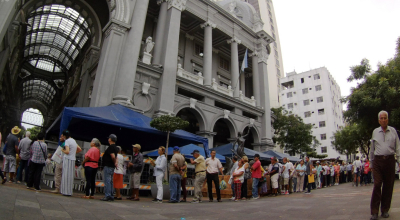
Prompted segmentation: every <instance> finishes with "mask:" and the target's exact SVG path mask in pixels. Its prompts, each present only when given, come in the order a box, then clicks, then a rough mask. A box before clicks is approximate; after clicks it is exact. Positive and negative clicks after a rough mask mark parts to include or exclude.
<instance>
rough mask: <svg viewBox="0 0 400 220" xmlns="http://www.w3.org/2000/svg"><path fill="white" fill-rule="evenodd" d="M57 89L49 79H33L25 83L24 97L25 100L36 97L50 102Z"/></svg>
mask: <svg viewBox="0 0 400 220" xmlns="http://www.w3.org/2000/svg"><path fill="white" fill-rule="evenodd" d="M55 94H56V90H55V89H54V88H53V86H52V85H50V84H49V83H48V82H47V81H45V80H41V79H32V80H28V81H26V82H24V83H23V90H22V97H23V99H24V100H26V99H30V98H34V99H38V100H41V101H43V102H44V103H46V104H50V103H51V101H52V100H53V97H54V95H55Z"/></svg>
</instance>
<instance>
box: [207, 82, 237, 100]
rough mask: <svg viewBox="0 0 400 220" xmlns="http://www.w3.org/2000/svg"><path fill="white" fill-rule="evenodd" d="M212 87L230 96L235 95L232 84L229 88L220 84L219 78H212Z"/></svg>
mask: <svg viewBox="0 0 400 220" xmlns="http://www.w3.org/2000/svg"><path fill="white" fill-rule="evenodd" d="M211 87H212V88H213V89H214V90H215V91H218V92H220V93H223V94H225V95H228V96H230V97H233V90H232V86H228V88H226V87H224V86H220V85H218V83H217V80H215V79H214V78H213V79H212V85H211Z"/></svg>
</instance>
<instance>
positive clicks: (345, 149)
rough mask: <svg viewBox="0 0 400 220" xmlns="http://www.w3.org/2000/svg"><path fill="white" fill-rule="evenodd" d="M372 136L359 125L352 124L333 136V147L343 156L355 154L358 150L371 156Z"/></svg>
mask: <svg viewBox="0 0 400 220" xmlns="http://www.w3.org/2000/svg"><path fill="white" fill-rule="evenodd" d="M370 135H371V134H368V133H366V129H365V128H363V127H361V126H360V125H358V124H351V125H349V126H346V127H344V128H343V129H342V130H339V131H336V132H335V133H334V136H332V141H331V143H332V146H333V147H334V148H335V149H336V150H337V151H338V152H339V153H341V154H346V155H350V154H355V153H357V151H358V150H360V151H361V152H362V153H364V154H365V155H366V156H367V158H368V156H369V138H370Z"/></svg>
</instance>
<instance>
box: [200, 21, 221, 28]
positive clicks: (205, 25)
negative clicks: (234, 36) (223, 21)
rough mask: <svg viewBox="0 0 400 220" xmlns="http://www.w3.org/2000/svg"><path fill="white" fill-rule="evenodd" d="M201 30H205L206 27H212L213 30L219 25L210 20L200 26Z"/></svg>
mask: <svg viewBox="0 0 400 220" xmlns="http://www.w3.org/2000/svg"><path fill="white" fill-rule="evenodd" d="M200 27H201V28H205V27H211V28H216V27H217V24H215V23H214V22H212V21H211V20H208V21H206V22H204V23H203V24H201V25H200Z"/></svg>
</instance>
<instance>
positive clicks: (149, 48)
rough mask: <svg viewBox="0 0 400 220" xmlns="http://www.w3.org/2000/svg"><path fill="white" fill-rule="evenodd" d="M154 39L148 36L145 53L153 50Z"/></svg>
mask: <svg viewBox="0 0 400 220" xmlns="http://www.w3.org/2000/svg"><path fill="white" fill-rule="evenodd" d="M152 40H153V38H152V37H150V36H149V37H147V38H146V45H145V47H144V52H145V53H150V52H151V51H152V50H153V48H154V44H155V43H154V42H153V41H152Z"/></svg>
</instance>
